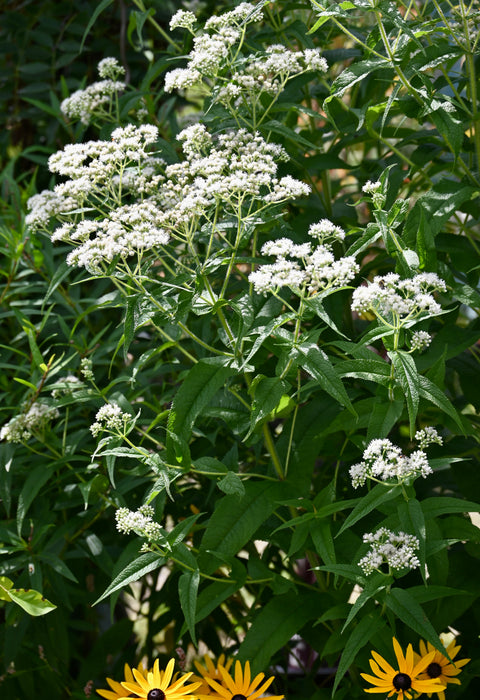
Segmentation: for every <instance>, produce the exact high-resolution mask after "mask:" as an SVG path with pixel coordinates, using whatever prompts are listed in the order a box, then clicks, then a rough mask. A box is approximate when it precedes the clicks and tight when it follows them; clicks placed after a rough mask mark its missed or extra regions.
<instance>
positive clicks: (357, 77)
mask: <svg viewBox="0 0 480 700" xmlns="http://www.w3.org/2000/svg"><path fill="white" fill-rule="evenodd" d="M388 67H389V62H388V61H387V59H384V58H381V57H378V58H377V57H375V58H371V59H368V60H366V61H358V62H357V63H352V64H351V65H350V66H348V68H345V69H344V70H343V71H342V72H341V73H340V75H339V76H338V78H336V79H335V80H334V81H333V84H332V87H331V97H334V96H335V97H341V96H342V95H343V94H344V93H345V91H346V90H348V89H349V88H351V87H353V85H355V84H356V83H358V82H360V81H361V80H364V79H365V78H366V77H367V76H368V75H370V73H373V72H375V71H378V70H380V69H384V68H388ZM329 99H331V98H327V100H326V102H328V100H329ZM324 108H325V104H324Z"/></svg>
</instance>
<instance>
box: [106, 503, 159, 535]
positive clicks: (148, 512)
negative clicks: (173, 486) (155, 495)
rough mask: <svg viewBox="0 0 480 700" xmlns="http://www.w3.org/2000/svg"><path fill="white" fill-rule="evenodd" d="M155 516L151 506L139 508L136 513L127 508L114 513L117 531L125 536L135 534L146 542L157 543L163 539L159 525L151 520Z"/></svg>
mask: <svg viewBox="0 0 480 700" xmlns="http://www.w3.org/2000/svg"><path fill="white" fill-rule="evenodd" d="M154 514H155V511H154V509H153V508H152V507H151V506H146V505H145V506H140V508H139V509H138V510H136V511H132V510H129V509H128V508H118V509H117V511H116V512H115V520H116V523H117V530H118V531H119V532H121V533H123V534H125V535H128V534H130V532H135V533H136V534H137V535H139V536H140V537H145V538H146V539H147V540H148V542H158V541H160V540H163V539H164V534H163V530H162V527H161V525H159V523H156V522H155V521H154V520H153V516H154Z"/></svg>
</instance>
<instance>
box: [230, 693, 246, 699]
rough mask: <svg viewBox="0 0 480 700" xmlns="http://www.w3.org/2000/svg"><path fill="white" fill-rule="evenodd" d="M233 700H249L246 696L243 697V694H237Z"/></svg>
mask: <svg viewBox="0 0 480 700" xmlns="http://www.w3.org/2000/svg"><path fill="white" fill-rule="evenodd" d="M232 700H247V698H246V697H245V695H242V694H241V693H237V694H236V695H234V696H233V697H232Z"/></svg>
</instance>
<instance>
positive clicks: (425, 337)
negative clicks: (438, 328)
mask: <svg viewBox="0 0 480 700" xmlns="http://www.w3.org/2000/svg"><path fill="white" fill-rule="evenodd" d="M431 342H432V336H431V335H430V333H427V332H426V331H414V332H413V333H412V339H411V341H410V347H411V349H412V350H418V351H420V352H421V351H422V350H425V348H428V346H429V345H430V343H431Z"/></svg>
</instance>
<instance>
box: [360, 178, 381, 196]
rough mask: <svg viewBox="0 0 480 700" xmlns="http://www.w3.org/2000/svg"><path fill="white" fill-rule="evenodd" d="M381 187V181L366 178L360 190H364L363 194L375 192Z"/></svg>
mask: <svg viewBox="0 0 480 700" xmlns="http://www.w3.org/2000/svg"><path fill="white" fill-rule="evenodd" d="M381 188H382V183H381V182H380V181H379V180H376V181H375V182H372V181H371V180H367V182H366V183H365V184H364V186H363V187H362V192H365V194H376V193H377V192H380V190H381Z"/></svg>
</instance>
